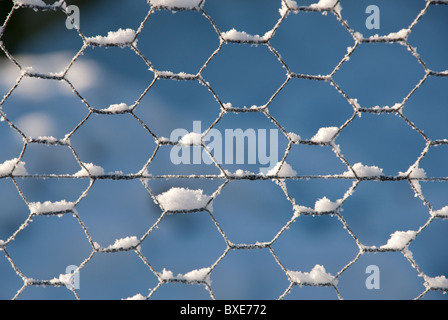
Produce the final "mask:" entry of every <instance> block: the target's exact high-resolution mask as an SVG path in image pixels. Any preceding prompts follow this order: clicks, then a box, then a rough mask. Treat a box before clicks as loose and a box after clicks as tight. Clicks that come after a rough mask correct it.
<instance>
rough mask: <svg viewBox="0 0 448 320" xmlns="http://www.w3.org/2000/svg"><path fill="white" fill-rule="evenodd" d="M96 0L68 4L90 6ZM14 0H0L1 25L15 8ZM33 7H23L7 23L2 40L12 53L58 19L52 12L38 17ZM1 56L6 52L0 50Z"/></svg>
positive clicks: (46, 1)
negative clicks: (40, 17) (43, 17)
mask: <svg viewBox="0 0 448 320" xmlns="http://www.w3.org/2000/svg"><path fill="white" fill-rule="evenodd" d="M44 2H45V3H47V4H53V3H54V2H55V1H54V0H44ZM96 2H97V1H96V0H67V1H66V3H67V5H77V6H90V5H92V4H94V3H96ZM13 5H14V3H13V1H12V0H0V25H4V22H5V21H6V19H7V17H8V15H9V13H10V12H11V10H12V8H13ZM33 13H34V11H33V10H32V9H23V10H20V12H16V13H14V14H13V16H12V17H11V19H9V21H8V23H7V29H5V31H4V35H3V37H2V39H1V41H2V42H3V43H4V45H5V47H6V49H7V50H8V51H9V52H10V53H14V52H15V51H16V50H17V48H18V47H19V46H20V44H21V43H23V42H24V41H26V40H27V39H29V38H30V37H32V36H33V35H34V34H36V33H38V32H39V30H41V29H43V28H46V27H48V26H49V25H51V24H53V23H54V22H55V20H56V16H55V15H52V14H51V12H48V14H46V15H45V19H37V18H36V15H35V14H33ZM0 56H4V52H3V51H1V50H0Z"/></svg>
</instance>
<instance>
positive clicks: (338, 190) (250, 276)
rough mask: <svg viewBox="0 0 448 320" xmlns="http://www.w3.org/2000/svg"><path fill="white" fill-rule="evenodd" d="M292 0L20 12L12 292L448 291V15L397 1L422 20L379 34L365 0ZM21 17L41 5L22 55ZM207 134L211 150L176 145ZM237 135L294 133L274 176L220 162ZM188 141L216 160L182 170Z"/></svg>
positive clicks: (10, 76)
mask: <svg viewBox="0 0 448 320" xmlns="http://www.w3.org/2000/svg"><path fill="white" fill-rule="evenodd" d="M297 2H298V3H297ZM297 2H296V1H291V0H282V1H280V0H279V1H257V6H254V4H253V2H250V1H247V2H246V3H245V4H241V3H239V2H235V1H228V2H225V3H224V2H217V1H215V2H213V1H212V0H157V1H156V0H151V1H149V4H148V3H146V1H140V2H137V1H136V2H135V3H133V4H132V5H129V3H127V2H123V3H121V4H120V2H119V1H117V2H116V3H110V2H108V3H107V4H105V2H101V1H99V2H97V3H95V4H94V7H93V8H90V9H83V7H82V6H81V13H82V17H83V18H82V19H81V24H76V23H75V21H74V18H73V17H74V16H73V15H72V13H73V11H72V9H73V7H69V6H68V5H70V4H72V3H69V1H63V0H62V1H57V2H55V3H54V4H48V3H45V2H43V1H41V0H27V1H25V0H14V1H13V3H12V4H11V6H12V9H11V10H10V11H9V13H6V14H5V16H6V19H5V21H4V23H3V26H2V27H1V28H0V38H1V40H2V42H0V48H1V49H2V51H3V52H4V54H5V56H6V57H5V58H3V59H2V61H1V70H2V79H1V88H2V90H3V91H4V92H2V94H4V97H3V99H2V100H1V102H0V116H1V120H2V121H1V122H0V131H1V140H0V143H1V144H2V145H1V146H0V148H1V149H0V156H1V158H0V184H1V194H0V201H1V202H0V203H1V213H0V220H1V227H0V232H1V233H0V239H3V240H0V249H1V251H2V256H1V257H0V274H1V282H2V285H1V288H0V296H1V297H2V298H7V297H12V298H24V299H26V298H31V299H32V298H43V297H47V298H50V299H54V298H70V297H71V298H73V297H74V298H77V299H80V298H81V299H82V298H85V299H97V298H126V297H133V298H142V299H158V298H163V299H176V298H186V299H202V298H213V299H234V298H242V299H247V298H250V299H253V298H255V299H258V298H267V299H288V298H290V299H301V298H310V297H311V298H313V297H314V298H317V299H320V298H324V299H329V298H338V299H343V298H348V299H350V298H360V297H361V298H362V297H365V298H424V297H426V298H428V297H429V298H433V297H434V298H443V296H437V295H436V294H437V293H440V292H443V291H446V290H448V280H447V279H446V278H445V276H444V274H445V275H446V271H447V269H446V265H447V263H446V262H447V260H446V259H447V257H446V253H445V251H443V250H444V248H443V246H442V248H437V247H438V246H440V244H441V243H443V239H444V237H445V238H446V231H447V228H446V224H444V219H445V218H446V217H447V216H448V210H447V208H448V207H447V206H446V205H447V204H446V196H445V195H446V192H444V189H443V188H444V186H445V185H446V183H447V182H446V181H447V180H448V177H447V176H448V174H447V173H444V171H443V165H444V164H445V161H444V159H446V154H442V153H443V152H444V150H445V149H446V147H447V145H448V140H447V139H446V138H447V135H446V132H443V126H444V123H445V121H444V119H446V113H444V112H445V111H444V109H446V106H447V102H448V99H447V97H446V95H445V96H444V95H443V94H444V92H446V88H448V86H447V81H448V71H444V70H446V69H448V68H446V67H447V66H446V62H447V59H446V57H444V56H443V54H441V51H437V48H439V49H440V47H437V46H441V43H442V45H445V47H444V48H445V49H444V50H446V42H444V41H443V36H444V35H445V36H446V30H448V29H447V28H446V21H447V19H446V17H447V13H448V11H447V9H448V8H447V7H448V6H446V5H447V4H448V2H447V1H436V0H425V1H423V0H422V1H420V2H419V3H418V2H417V1H416V2H413V5H412V6H409V7H406V10H405V9H404V7H403V3H401V4H400V1H393V2H395V3H396V8H395V9H397V8H398V10H403V11H405V12H399V13H398V15H399V16H400V15H401V13H403V14H402V15H401V16H402V17H407V16H409V17H411V18H409V21H408V24H406V25H404V23H405V22H401V20H400V18H395V19H396V20H397V21H398V22H399V23H403V24H402V25H401V26H402V28H401V29H395V32H393V30H391V32H390V33H388V34H387V35H384V36H378V35H372V36H367V37H366V36H363V35H362V34H361V33H360V32H359V29H360V27H359V23H360V22H359V21H361V22H363V21H364V19H365V18H366V16H365V12H364V11H361V14H360V11H359V6H360V3H361V2H359V1H358V2H356V3H354V2H352V3H350V1H336V0H330V1H325V0H322V1H319V2H318V3H314V4H313V3H312V2H311V3H307V1H297ZM302 2H304V3H302ZM92 3H93V2H92ZM390 3H391V1H389V4H390ZM75 4H76V3H75ZM80 4H82V3H81V2H80ZM341 5H342V6H341ZM363 5H364V4H362V5H361V6H363ZM384 5H385V4H384ZM407 5H408V3H406V6H407ZM237 6H238V7H237ZM357 6H358V11H357V14H358V16H359V18H358V20H356V18H353V17H354V16H356V15H355V14H354V13H353V12H354V11H353V10H352V8H356V7H357ZM342 8H344V11H342ZM69 9H70V10H69ZM361 9H362V10H364V9H365V6H364V7H362V8H361ZM108 10H110V12H109V11H108ZM114 10H115V11H114ZM226 10H227V11H226ZM239 10H240V11H241V12H240V11H239ZM355 11H356V10H355ZM390 11H392V12H394V11H393V8H392V7H391V8H390ZM24 12H27V14H28V15H24V17H25V19H32V17H34V16H39V15H44V14H45V16H41V18H39V19H41V20H36V21H38V23H37V24H32V23H31V20H27V23H29V25H30V26H33V27H30V28H36V29H37V30H38V31H39V32H41V33H42V34H43V35H42V37H38V36H33V37H34V38H35V39H32V38H26V39H25V41H24V45H25V46H28V48H27V49H25V50H23V51H24V52H25V53H27V54H21V53H20V50H18V53H15V52H12V51H11V50H10V48H9V46H12V43H13V40H14V37H15V36H16V35H15V34H14V33H13V31H12V29H13V28H12V27H10V25H12V24H13V21H15V20H16V19H19V18H18V17H19V15H21V14H24ZM101 12H104V14H103V16H101ZM345 12H347V16H344V13H345ZM383 12H384V10H383ZM120 13H121V14H123V15H127V16H126V17H127V19H128V20H126V23H128V24H129V26H130V27H129V28H121V27H124V24H122V23H121V21H119V20H120V18H123V19H124V17H122V16H120V17H118V18H117V17H116V15H118V14H120ZM172 13H176V14H172ZM266 13H267V14H266ZM278 13H280V14H279V15H278ZM395 13H397V12H396V11H395ZM244 14H246V15H244ZM258 14H259V15H260V16H257V15H258ZM263 14H264V15H263ZM430 14H431V15H432V20H431V21H432V22H431V23H430V22H429V21H428V20H430V19H429V18H425V17H427V16H428V15H430ZM55 15H59V17H58V18H59V19H60V21H58V22H54V23H53V24H50V25H49V27H47V28H46V29H45V28H43V29H42V30H41V29H38V28H37V26H40V25H41V24H43V22H44V21H45V22H48V21H49V20H50V17H53V16H55ZM248 15H251V16H248ZM252 15H253V16H252ZM260 17H261V18H260ZM347 18H348V20H346V19H347ZM61 19H62V20H61ZM232 19H234V20H232ZM238 19H239V20H238ZM251 19H252V23H253V24H251V23H250V22H248V20H251ZM403 19H406V18H403ZM117 21H118V22H117ZM235 21H236V22H238V23H239V25H238V23H236V22H235ZM70 22H71V27H70ZM233 22H235V24H232V23H233ZM398 22H397V23H398ZM19 23H20V22H19ZM22 23H23V20H22ZM39 23H40V24H39ZM63 23H67V24H66V26H64V25H63ZM114 23H115V24H114ZM269 23H272V25H269ZM351 23H353V25H356V28H354V27H353V26H352V25H351ZM116 24H119V27H117V25H116ZM16 25H17V23H16ZM266 25H268V27H266ZM420 25H423V26H422V27H421V28H420V29H418V28H419V26H420ZM434 25H437V26H438V28H436V29H431V28H432V27H434ZM241 26H243V28H248V29H246V31H247V32H251V30H262V28H265V30H264V31H265V33H264V34H263V33H261V32H260V31H254V33H253V34H251V33H247V32H243V31H238V29H239V28H241ZM233 27H235V28H233ZM237 27H238V28H237ZM444 27H445V28H444ZM114 28H115V29H114ZM391 28H396V26H395V25H394V26H392V27H391ZM10 29H11V30H10ZM249 29H250V30H249ZM108 30H114V31H112V32H109V33H107V35H104V36H96V34H106V33H105V32H107V31H108ZM116 30H118V31H116ZM226 30H227V31H226ZM396 30H400V31H398V32H397V31H396ZM443 30H445V31H443ZM62 32H63V33H64V35H61V33H62ZM256 32H258V33H260V34H263V35H262V36H260V35H254V34H256ZM429 32H432V33H431V34H428V33H429ZM437 32H439V33H440V35H439V34H437ZM443 32H445V33H443ZM413 34H417V35H418V36H416V37H417V38H416V40H415V43H418V44H419V45H420V43H421V45H422V52H423V51H425V53H424V55H425V54H426V57H427V58H428V60H426V58H425V56H424V55H422V56H421V55H420V54H419V53H418V52H417V48H416V47H415V45H413V44H414V43H413V42H412V41H414V39H412V35H413ZM36 39H37V40H36ZM419 39H420V40H419ZM430 39H433V40H434V41H433V42H432V44H431V45H428V44H426V43H425V41H426V42H428V41H430ZM443 43H445V44H443ZM433 46H435V48H436V50H435V52H432V51H431V50H430V48H433ZM29 47H31V52H30V50H29ZM36 48H37V49H36ZM67 48H68V49H71V51H70V50H68V49H67ZM73 51H74V52H75V53H73ZM433 51H434V50H433ZM429 60H431V62H429ZM434 61H435V62H434ZM443 63H445V66H444V67H440V65H443ZM436 65H437V66H436ZM36 66H38V67H36ZM33 67H34V68H33ZM57 68H59V69H58V70H56V69H57ZM445 68H446V69H445ZM164 70H169V71H164ZM243 105H249V106H251V107H239V106H243ZM430 118H431V119H430ZM193 121H201V125H202V128H201V129H200V131H199V132H200V133H202V139H200V140H199V142H191V141H190V142H189V143H185V141H182V140H181V139H179V140H173V139H171V138H170V139H168V138H165V137H166V135H167V134H170V132H172V131H173V130H174V129H176V128H179V127H183V128H186V129H187V128H188V129H187V130H189V128H191V125H192V124H193ZM237 126H241V127H244V126H246V127H248V128H271V129H274V130H278V131H279V132H280V135H281V137H280V139H283V140H282V141H283V142H282V143H283V145H282V144H280V145H279V149H280V148H283V149H282V150H281V151H280V153H279V155H280V158H281V159H280V160H279V161H278V163H276V165H275V166H274V167H273V168H271V170H270V171H269V172H265V173H254V172H252V171H251V169H253V168H254V166H252V167H250V166H245V165H241V166H240V165H234V164H232V165H231V166H226V164H223V163H221V162H220V161H219V160H218V159H217V157H216V154H214V153H213V152H212V151H211V150H210V144H209V143H208V142H209V141H208V140H207V139H205V137H206V136H207V134H208V133H209V132H210V131H211V130H212V129H218V130H221V131H222V132H223V131H224V130H225V129H227V128H232V127H237ZM434 127H437V128H434ZM427 132H430V133H427ZM179 138H180V137H179ZM176 146H182V147H183V148H184V149H188V150H190V151H191V152H192V154H197V152H198V150H199V155H200V156H202V157H207V159H208V164H207V165H205V164H203V163H202V164H195V165H188V164H184V165H174V164H171V163H170V160H169V159H168V157H169V156H170V152H171V151H172V149H173V148H174V147H176ZM184 149H183V150H184ZM283 150H285V151H284V152H283ZM271 152H273V150H271ZM437 152H442V153H441V154H438V155H437ZM363 163H368V165H365V164H363ZM246 169H249V170H246ZM296 170H297V171H296ZM429 172H431V173H429ZM422 204H423V205H422ZM313 206H314V207H313ZM431 250H438V251H434V252H431ZM68 266H72V269H69V268H67V267H68ZM375 267H378V270H380V271H381V273H380V275H381V278H379V279H381V281H380V280H378V281H380V283H381V289H379V288H376V289H375V288H374V289H373V290H369V288H368V287H369V286H368V285H367V284H366V279H369V277H368V276H369V274H368V273H369V272H370V271H371V270H374V268H375ZM369 270H370V271H369ZM75 280H78V282H76V281H75ZM79 280H80V281H79ZM370 289H372V288H370ZM432 295H434V296H432Z"/></svg>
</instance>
